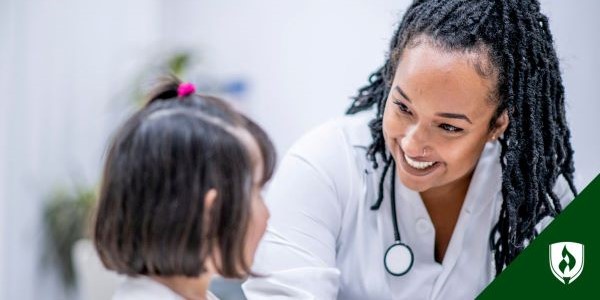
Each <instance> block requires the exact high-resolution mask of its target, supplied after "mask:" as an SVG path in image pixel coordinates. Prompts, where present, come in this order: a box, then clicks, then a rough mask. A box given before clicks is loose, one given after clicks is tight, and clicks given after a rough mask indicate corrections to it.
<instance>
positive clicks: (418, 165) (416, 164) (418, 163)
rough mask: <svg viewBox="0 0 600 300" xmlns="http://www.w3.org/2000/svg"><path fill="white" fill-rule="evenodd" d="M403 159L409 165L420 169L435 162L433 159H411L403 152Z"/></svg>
mask: <svg viewBox="0 0 600 300" xmlns="http://www.w3.org/2000/svg"><path fill="white" fill-rule="evenodd" d="M404 159H406V162H407V163H408V165H409V166H411V167H413V168H415V169H420V170H422V169H426V168H429V167H431V166H433V164H435V162H434V161H416V160H412V159H410V157H408V156H406V154H404Z"/></svg>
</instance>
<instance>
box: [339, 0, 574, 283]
mask: <svg viewBox="0 0 600 300" xmlns="http://www.w3.org/2000/svg"><path fill="white" fill-rule="evenodd" d="M419 36H426V37H427V38H428V39H430V40H432V41H433V42H434V43H435V45H436V46H439V47H442V49H444V50H448V51H479V52H483V54H485V55H486V56H487V57H488V59H489V62H490V64H491V66H492V68H493V69H494V70H495V72H496V74H498V76H497V78H498V83H497V86H496V90H495V91H493V93H494V95H495V97H494V98H495V100H494V101H496V102H497V103H496V105H497V109H496V112H495V114H494V117H493V118H492V119H491V120H490V128H491V127H492V126H493V124H495V122H496V119H497V117H498V116H500V115H501V114H502V112H504V111H507V112H508V115H509V119H510V122H509V126H508V128H507V129H506V131H505V133H504V136H503V137H501V138H500V139H499V141H500V144H501V147H502V150H501V155H500V163H501V165H502V195H503V202H502V208H501V211H500V217H499V220H498V222H497V224H496V225H495V226H494V228H493V230H492V232H491V233H490V243H491V248H492V251H493V252H494V259H495V267H496V275H498V274H500V272H501V271H502V270H503V269H504V268H505V267H506V266H507V265H508V264H509V263H510V262H512V261H513V260H514V259H515V257H516V256H517V255H518V254H519V253H520V252H521V251H522V250H523V249H524V248H525V246H526V245H527V244H528V243H529V242H531V240H533V239H534V238H535V237H536V236H537V234H538V232H537V231H536V229H535V226H536V224H538V223H539V222H540V221H541V220H542V219H543V218H545V217H548V216H549V217H555V216H556V215H557V214H559V213H560V212H561V210H562V207H561V204H560V201H559V198H558V197H557V195H556V194H555V193H554V192H553V191H552V188H553V187H554V185H555V183H556V180H557V178H558V177H559V175H562V176H563V177H564V178H565V179H566V181H567V182H568V184H569V187H570V189H571V191H572V192H573V194H574V195H577V191H576V189H575V186H574V184H573V172H574V167H573V149H572V147H571V144H570V141H569V140H570V132H569V128H568V126H567V121H566V118H565V102H564V99H565V97H564V88H563V85H562V79H561V75H560V69H559V64H558V59H557V56H556V53H555V50H554V45H553V39H552V35H551V33H550V29H549V25H548V19H547V17H546V16H545V15H544V14H542V13H541V12H540V5H539V2H538V1H537V0H525V1H522V0H416V1H414V2H413V3H412V4H411V5H410V7H409V8H408V10H407V11H406V13H405V14H404V17H403V19H402V21H401V23H400V25H399V27H398V29H397V31H396V32H395V34H394V36H393V38H392V41H391V44H390V51H389V53H388V54H387V57H386V62H385V64H384V65H383V66H382V67H380V68H379V69H378V70H376V71H375V72H374V73H372V74H371V75H370V77H369V83H368V85H366V86H364V87H362V88H361V89H359V91H358V95H357V96H356V97H354V100H353V103H352V105H351V107H350V108H349V109H348V111H347V114H354V113H357V112H360V111H363V110H367V109H370V108H371V107H372V106H373V105H375V106H376V110H377V111H376V117H375V118H374V119H373V120H371V122H370V123H369V127H370V130H371V135H372V137H373V142H372V144H371V145H370V146H369V149H368V152H367V157H368V158H369V160H371V161H372V162H373V164H374V167H375V168H377V167H378V166H377V158H376V156H377V155H380V156H381V157H383V159H384V160H383V161H385V162H386V166H385V169H387V168H389V162H391V161H392V160H391V159H389V160H388V159H387V156H386V146H385V141H384V137H383V132H382V120H383V111H384V108H385V102H386V98H387V95H388V93H389V92H390V86H391V83H392V80H393V77H394V72H395V70H396V66H397V64H398V59H399V57H400V54H401V52H402V50H403V49H404V48H405V47H407V46H410V43H411V41H413V40H414V39H415V38H417V37H419ZM381 180H382V181H383V178H382V179H381ZM380 184H382V183H380ZM380 197H381V195H380Z"/></svg>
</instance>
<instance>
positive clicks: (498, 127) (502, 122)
mask: <svg viewBox="0 0 600 300" xmlns="http://www.w3.org/2000/svg"><path fill="white" fill-rule="evenodd" d="M508 123H509V118H508V110H504V111H503V112H502V114H500V116H498V118H497V119H496V123H495V124H494V127H493V128H492V130H491V131H490V134H489V136H488V140H489V141H490V142H493V141H495V140H497V139H498V138H499V137H500V136H501V135H502V134H504V131H505V130H506V128H507V127H508Z"/></svg>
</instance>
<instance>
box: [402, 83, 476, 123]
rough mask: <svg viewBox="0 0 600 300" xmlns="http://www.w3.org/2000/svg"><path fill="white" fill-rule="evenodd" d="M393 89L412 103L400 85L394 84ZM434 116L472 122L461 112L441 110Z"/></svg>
mask: <svg viewBox="0 0 600 300" xmlns="http://www.w3.org/2000/svg"><path fill="white" fill-rule="evenodd" d="M394 89H395V90H396V91H397V92H398V93H400V95H402V97H404V99H406V101H408V102H410V103H412V101H410V98H408V96H406V93H405V92H404V91H403V90H402V88H400V86H397V85H396V86H394ZM436 116H440V117H443V118H449V119H460V120H465V121H467V122H469V124H473V122H471V119H469V118H468V117H467V116H465V115H463V114H457V113H448V112H441V113H437V114H436Z"/></svg>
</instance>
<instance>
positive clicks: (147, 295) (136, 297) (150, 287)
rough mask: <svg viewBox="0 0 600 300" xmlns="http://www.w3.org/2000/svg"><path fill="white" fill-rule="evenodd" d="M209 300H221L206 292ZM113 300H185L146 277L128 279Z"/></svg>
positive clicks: (116, 292)
mask: <svg viewBox="0 0 600 300" xmlns="http://www.w3.org/2000/svg"><path fill="white" fill-rule="evenodd" d="M206 292H207V293H206V299H207V300H219V298H217V297H216V296H215V295H214V294H213V293H211V292H210V291H206ZM112 300H185V299H184V298H183V297H181V296H180V295H179V294H177V293H175V292H174V291H173V290H171V289H170V288H168V287H167V286H165V285H163V284H161V283H160V282H158V281H155V280H153V279H151V278H149V277H146V276H138V277H127V278H126V279H125V281H123V283H121V285H119V287H118V288H117V290H116V291H115V294H114V295H113V298H112Z"/></svg>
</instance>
